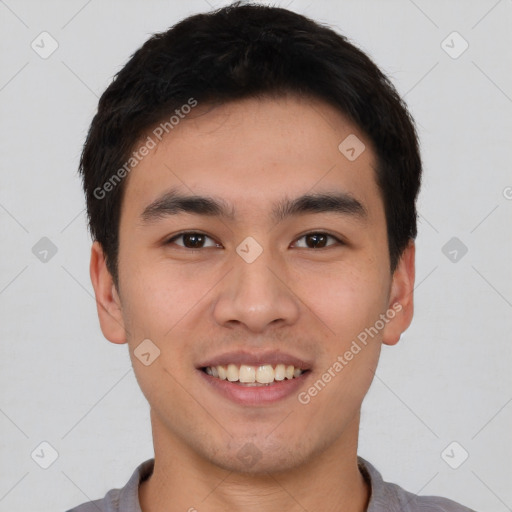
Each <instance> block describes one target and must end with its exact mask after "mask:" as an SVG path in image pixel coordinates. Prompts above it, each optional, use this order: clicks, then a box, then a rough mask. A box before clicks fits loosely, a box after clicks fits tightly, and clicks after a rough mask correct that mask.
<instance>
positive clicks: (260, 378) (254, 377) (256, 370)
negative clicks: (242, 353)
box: [201, 364, 310, 387]
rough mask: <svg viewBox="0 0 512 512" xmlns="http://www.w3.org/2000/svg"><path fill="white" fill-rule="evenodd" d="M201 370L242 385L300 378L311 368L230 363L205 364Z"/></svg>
mask: <svg viewBox="0 0 512 512" xmlns="http://www.w3.org/2000/svg"><path fill="white" fill-rule="evenodd" d="M201 370H202V371H203V372H204V373H206V374H208V375H210V376H211V377H214V378H216V379H219V380H227V381H229V382H232V383H233V384H238V385H240V386H247V387H251V386H271V385H274V384H277V383H279V382H282V381H286V380H293V379H298V378H299V377H300V376H301V375H303V374H305V373H308V372H309V371H310V370H305V369H301V368H296V367H295V366H293V365H285V364H276V365H270V364H262V365H258V366H255V365H249V364H247V365H246V364H240V365H238V364H228V365H217V366H205V367H203V368H201Z"/></svg>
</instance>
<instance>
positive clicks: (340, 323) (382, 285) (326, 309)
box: [294, 265, 388, 344]
mask: <svg viewBox="0 0 512 512" xmlns="http://www.w3.org/2000/svg"><path fill="white" fill-rule="evenodd" d="M296 282H297V285H296V287H294V290H295V289H296V290H297V295H298V296H299V297H301V298H302V299H303V300H304V303H305V304H307V306H308V307H309V309H311V310H312V311H313V312H314V313H315V319H316V321H317V320H318V319H321V320H322V321H323V323H324V325H325V326H326V327H328V328H329V331H330V336H334V337H335V338H337V339H338V340H340V343H341V344H343V343H345V342H347V341H350V340H351V339H352V338H354V337H356V336H357V335H358V334H359V333H360V332H361V331H362V330H364V329H365V328H366V327H369V326H371V325H373V324H374V323H375V321H376V320H377V319H378V317H379V314H380V313H382V312H383V308H385V307H386V304H387V287H388V281H387V280H386V278H385V276H384V275H383V274H382V273H381V272H379V269H378V268H377V267H373V268H365V269H362V268H357V267H355V266H348V265H339V269H338V270H337V271H336V270H334V271H330V272H329V273H320V272H318V273H315V274H313V273H310V274H309V275H304V276H302V277H300V278H298V279H297V281H296Z"/></svg>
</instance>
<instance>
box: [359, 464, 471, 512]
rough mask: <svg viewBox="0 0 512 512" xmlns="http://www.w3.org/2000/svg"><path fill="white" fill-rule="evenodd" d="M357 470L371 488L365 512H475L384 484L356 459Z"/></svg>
mask: <svg viewBox="0 0 512 512" xmlns="http://www.w3.org/2000/svg"><path fill="white" fill-rule="evenodd" d="M358 465H359V470H360V471H361V473H362V474H363V476H364V477H365V479H366V480H367V481H368V482H369V484H370V486H371V497H370V502H369V503H368V509H367V512H384V511H385V512H475V511H474V510H473V509H470V508H468V507H466V506H464V505H461V504H460V503H457V502H455V501H453V500H450V499H448V498H442V497H440V496H418V495H417V494H413V493H411V492H408V491H406V490H405V489H402V487H400V486H398V485H396V484H394V483H390V482H385V481H384V480H383V479H382V476H381V474H380V473H379V471H377V469H376V468H375V467H374V466H373V465H372V464H370V463H369V462H368V461H366V460H365V459H363V458H362V457H358Z"/></svg>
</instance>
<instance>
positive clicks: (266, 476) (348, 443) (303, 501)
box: [139, 411, 370, 512]
mask: <svg viewBox="0 0 512 512" xmlns="http://www.w3.org/2000/svg"><path fill="white" fill-rule="evenodd" d="M154 416H155V415H154V414H153V411H152V413H151V417H152V426H153V439H154V446H155V465H154V469H153V473H152V475H151V476H150V478H149V479H147V480H146V481H144V482H142V483H141V485H140V487H139V500H140V504H141V509H142V512H164V511H165V512H175V511H176V512H178V511H180V512H183V511H189V512H195V511H197V512H201V511H202V510H208V511H209V512H221V511H225V510H244V512H261V511H262V510H264V511H265V512H299V511H300V512H303V511H304V510H308V511H309V512H317V511H318V512H320V511H322V512H335V511H339V510H343V511H344V512H364V511H366V509H367V506H368V501H369V497H370V488H369V485H368V484H367V483H366V481H365V479H364V478H363V476H362V474H361V473H360V471H359V469H358V466H357V441H358V430H359V414H358V415H357V417H356V418H354V420H353V421H352V422H351V423H350V424H349V425H348V426H347V428H346V429H345V431H344V432H343V434H342V435H341V436H340V438H339V439H338V440H337V441H336V442H335V443H334V444H331V445H329V446H328V447H326V449H325V450H323V451H322V452H321V453H318V454H315V455H313V456H311V458H310V459H309V460H308V461H307V462H306V463H303V464H300V465H299V466H297V467H295V468H293V469H291V470H287V471H282V472H273V473H271V472H263V473H256V474H247V473H236V472H233V471H228V470H226V469H223V468H221V467H219V466H218V465H215V464H214V463H212V462H211V461H208V460H205V459H204V458H202V457H200V456H199V455H198V454H197V453H196V452H194V451H193V450H191V449H189V447H187V446H186V445H184V444H183V443H182V442H180V440H179V439H177V438H176V437H173V436H169V435H168V433H167V432H165V430H164V429H163V425H161V424H160V423H159V422H158V418H156V417H154Z"/></svg>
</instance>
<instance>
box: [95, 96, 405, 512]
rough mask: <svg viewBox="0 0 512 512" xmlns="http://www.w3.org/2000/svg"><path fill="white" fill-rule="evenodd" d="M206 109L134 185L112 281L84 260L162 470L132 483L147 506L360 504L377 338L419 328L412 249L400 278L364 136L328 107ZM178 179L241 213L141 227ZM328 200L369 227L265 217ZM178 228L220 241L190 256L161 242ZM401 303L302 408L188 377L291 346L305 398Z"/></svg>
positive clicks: (178, 244) (179, 243) (295, 103)
mask: <svg viewBox="0 0 512 512" xmlns="http://www.w3.org/2000/svg"><path fill="white" fill-rule="evenodd" d="M201 107H203V106H202V105H198V107H196V109H195V110H194V114H193V115H192V114H191V115H189V116H188V117H187V119H186V120H184V121H182V122H181V123H180V124H179V125H177V126H176V127H175V128H174V129H173V131H172V132H170V133H169V134H168V135H166V136H165V137H164V138H163V139H162V141H161V142H160V143H159V144H158V146H157V147H156V148H155V149H153V150H152V151H151V152H150V154H149V155H148V156H146V157H145V158H144V160H143V161H142V162H141V163H140V164H139V165H138V166H137V167H136V168H135V169H134V170H133V171H132V172H131V174H130V175H129V177H128V178H127V179H128V181H127V183H126V191H125V196H124V199H123V205H122V211H121V222H120V227H119V230H120V231H119V233H120V242H119V289H116V287H115V286H114V284H113V281H112V277H111V275H110V274H109V272H108V270H107V268H106V265H105V259H104V254H103V252H102V249H101V246H100V245H99V244H98V243H97V242H94V244H93V246H92V251H91V265H90V273H91V279H92V283H93V286H94V290H95V293H96V298H97V303H98V315H99V319H100V324H101V329H102V331H103V334H104V335H105V337H106V338H107V339H108V340H109V341H111V342H112V343H128V345H129V349H130V356H131V359H132V364H133V368H134V371H135V375H136V377H137V380H138V382H139V385H140V387H141V389H142V391H143V393H144V395H145V396H146V398H147V400H148V402H149V404H150V409H151V422H152V431H153V440H154V448H155V468H154V472H153V474H152V476H151V477H150V478H149V479H148V480H147V481H145V482H144V483H143V484H141V486H140V489H139V498H140V502H141V507H142V510H143V511H144V512H160V511H164V510H165V511H166V512H169V511H171V512H172V511H178V510H179V511H184V510H190V509H191V508H192V507H194V508H195V509H197V510H199V511H201V510H208V511H212V512H216V511H221V510H222V511H225V510H244V511H245V512H253V511H254V512H256V511H258V512H260V511H261V510H264V511H266V512H274V511H275V512H283V511H299V510H300V511H302V510H304V508H305V509H307V510H308V511H310V512H314V511H320V510H322V511H335V510H344V511H354V512H355V511H364V510H366V507H367V504H368V499H369V488H368V486H367V484H366V483H365V481H364V479H363V477H362V475H361V473H360V472H359V470H358V468H357V459H356V457H357V442H358V430H359V421H360V408H361V403H362V401H363V398H364V396H365V395H366V393H367V391H368V389H369V387H370V384H371V382H372V379H373V376H374V371H375V369H376V367H377V363H378V359H379V355H380V350H381V346H382V344H383V343H384V344H386V345H394V344H395V343H397V342H398V340H399V339H400V335H401V333H402V332H403V331H404V330H405V329H407V327H408V326H409V324H410V322H411V320H412V315H413V293H412V292H413V287H414V252H415V248H414V243H413V241H411V242H410V244H409V246H408V247H407V248H406V250H405V251H404V253H403V255H402V258H401V260H400V262H399V264H398V267H397V269H396V271H395V272H394V273H393V274H391V273H390V270H389V252H388V242H387V233H386V222H385V216H384V206H383V202H382V197H381V193H380V191H379V189H378V187H377V184H376V181H375V170H374V168H375V156H374V152H373V150H372V147H371V143H370V141H369V140H368V139H367V138H366V137H365V136H364V134H362V133H361V131H360V130H359V129H358V128H357V127H356V126H354V125H353V124H351V123H350V122H349V121H348V120H347V119H346V118H345V117H344V116H343V115H342V114H341V113H340V112H338V111H337V110H335V109H334V108H333V107H331V106H329V105H327V104H326V103H324V102H322V101H319V100H316V99H306V98H298V97H294V96H288V97H282V98H280V99H261V98H260V99H249V100H247V99H246V100H241V101H236V102H231V103H228V104H225V105H222V106H218V107H216V108H213V109H212V108H209V109H207V108H204V107H203V108H201ZM349 134H356V136H357V137H358V138H359V139H360V140H361V141H363V142H364V144H365V146H366V149H365V151H363V153H362V154H361V155H360V156H359V157H358V158H357V159H356V160H355V161H353V162H351V161H349V160H348V159H347V158H346V157H345V156H344V155H343V154H342V153H341V152H340V151H339V150H338V145H339V144H340V142H341V141H342V140H344V139H345V138H346V137H347V136H348V135H349ZM175 186H179V187H181V188H182V190H183V192H185V193H194V194H199V195H211V196H216V197H220V198H222V199H224V200H225V201H227V202H229V203H230V204H232V205H233V208H234V210H235V212H236V220H234V221H230V220H224V219H219V218H212V217H203V216H197V215H191V214H189V213H181V214H180V215H175V216H168V217H164V218H161V219H160V220H159V221H158V222H155V223H153V224H149V225H144V224H143V223H142V221H141V217H140V216H141V213H142V211H143V210H144V208H145V207H146V206H147V205H148V204H149V203H151V202H152V201H153V200H154V199H155V198H157V197H158V196H159V195H160V194H161V193H162V192H163V191H166V190H168V189H169V188H171V187H175ZM333 190H336V191H342V192H346V193H349V194H351V195H352V196H353V197H355V198H356V199H358V200H359V201H360V202H361V203H362V204H363V205H364V207H365V208H366V210H367V213H368V215H367V218H366V220H364V221H361V220H360V219H357V218H355V217H354V216H350V215H345V216H337V215H334V214H332V213H313V214H311V213H308V214H305V215H300V216H297V217H290V218H287V219H285V220H282V221H281V222H279V223H277V224H276V223H275V222H272V221H271V220H270V215H269V214H270V210H271V205H272V204H273V203H274V202H275V201H277V200H280V199H282V198H283V197H285V196H286V197H289V198H294V197H297V196H300V195H302V194H304V193H311V192H325V191H333ZM181 231H197V232H201V233H205V234H206V235H208V237H210V238H205V240H204V243H203V246H204V248H202V249H199V250H195V251H194V250H192V249H187V248H186V247H184V245H186V244H187V240H185V239H184V238H183V237H182V238H179V239H177V240H175V241H174V244H167V245H166V244H165V242H166V241H167V240H168V239H169V238H171V236H173V235H175V234H178V233H180V232H181ZM312 232H313V233H319V232H320V233H322V232H327V233H329V234H330V235H334V236H337V237H340V238H341V239H342V240H344V242H345V243H344V244H339V243H338V242H336V240H334V239H332V238H329V239H327V240H325V241H324V242H325V243H324V245H325V247H323V248H315V247H314V243H311V242H309V245H308V242H307V237H304V235H305V234H307V233H312ZM248 236H251V237H253V238H254V239H255V240H257V242H258V243H259V244H260V246H261V247H262V248H263V252H262V254H261V255H260V256H259V257H258V258H257V259H256V260H255V261H254V262H253V263H251V264H248V263H247V262H246V261H244V260H243V259H242V258H241V257H240V256H239V255H238V254H237V252H236V248H237V246H238V245H239V244H240V243H241V242H242V240H244V239H245V238H246V237H248ZM188 243H189V245H188V247H193V245H192V246H191V245H190V242H189V241H188ZM216 244H219V245H220V247H218V246H217V245H216ZM395 303H399V304H400V305H401V310H400V311H399V312H398V313H396V315H394V318H393V319H392V320H389V321H388V323H386V324H385V327H384V328H383V329H381V330H380V331H379V333H378V335H377V336H375V337H374V338H373V339H371V341H370V342H369V343H368V344H367V346H365V347H364V348H363V349H362V350H361V351H360V352H359V353H358V354H357V355H355V356H354V358H353V359H352V360H351V361H350V362H349V364H347V365H346V366H345V367H344V368H343V370H342V371H341V372H339V373H338V374H337V375H336V377H335V378H333V379H332V380H331V382H329V383H328V384H327V385H326V386H325V388H324V389H323V390H322V391H321V392H319V393H318V394H317V395H316V396H315V397H314V398H312V399H311V401H310V403H309V404H307V405H304V404H301V403H300V402H299V401H298V400H297V395H296V394H292V396H290V397H287V398H286V399H284V400H281V401H279V402H277V403H276V404H272V405H266V406H257V407H244V406H240V405H236V404H234V403H233V402H231V401H229V400H227V399H226V398H224V397H222V396H221V395H219V394H218V393H216V392H215V391H213V390H211V389H210V388H209V386H206V385H205V384H204V383H203V382H202V380H201V379H200V378H199V376H198V374H197V371H196V370H195V367H196V365H197V364H198V363H199V362H201V361H202V360H204V359H205V358H210V357H213V356H215V355H217V354H221V353H223V352H226V351H230V350H236V349H241V348H246V349H249V350H251V349H254V350H256V349H280V350H282V351H284V352H288V353H291V354H294V355H297V356H298V357H302V358H305V359H308V360H311V361H312V362H313V368H312V372H311V374H310V376H309V378H308V379H309V380H308V381H307V383H305V384H304V386H303V388H301V389H300V390H299V391H305V390H307V388H308V387H309V386H311V384H312V383H313V382H315V381H316V380H317V379H318V378H320V376H321V375H322V374H323V373H324V372H325V371H326V370H327V369H328V368H329V367H332V365H333V363H334V362H335V361H336V359H337V357H338V355H342V354H344V353H345V352H346V351H347V350H348V349H349V347H350V345H351V343H352V341H353V340H355V339H356V337H357V335H358V334H359V333H361V332H362V331H364V329H365V328H367V327H369V326H373V325H374V324H375V322H376V320H378V319H379V315H380V314H385V313H386V311H387V310H389V309H390V308H392V306H393V304H395ZM146 338H149V339H151V340H152V342H153V343H154V344H155V345H156V346H158V348H159V349H160V356H159V357H158V358H157V359H155V361H154V362H153V363H152V364H151V365H149V366H145V365H143V364H141V362H140V361H139V360H138V359H137V358H136V357H135V356H134V350H135V349H136V348H137V346H138V345H139V344H140V343H141V341H142V340H144V339H146ZM247 443H252V444H253V445H254V446H256V447H257V449H258V451H259V454H260V458H259V460H258V461H257V462H256V463H255V464H253V465H252V466H250V467H249V466H248V465H247V463H246V462H244V461H243V460H241V459H240V458H239V457H237V454H238V451H239V450H240V449H241V448H242V447H244V445H246V444H247Z"/></svg>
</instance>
